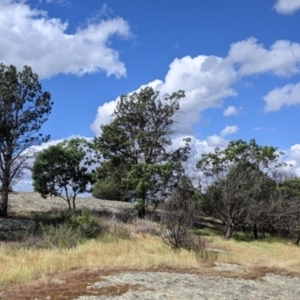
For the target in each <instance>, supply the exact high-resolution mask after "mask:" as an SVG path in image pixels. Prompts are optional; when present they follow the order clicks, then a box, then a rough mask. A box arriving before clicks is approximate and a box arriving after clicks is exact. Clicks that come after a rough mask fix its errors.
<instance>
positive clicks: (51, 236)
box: [40, 210, 103, 249]
mask: <svg viewBox="0 0 300 300" xmlns="http://www.w3.org/2000/svg"><path fill="white" fill-rule="evenodd" d="M40 229H41V232H42V239H43V241H44V243H45V244H46V246H47V247H50V248H58V249H61V248H73V247H76V246H77V245H78V244H80V243H83V242H84V241H85V240H87V239H91V238H95V237H97V236H98V235H99V234H101V233H102V232H103V226H102V225H101V223H99V221H98V220H97V219H96V217H94V216H93V215H92V214H91V213H90V212H89V211H87V210H84V211H82V212H81V213H80V214H70V213H69V214H66V215H65V218H64V220H63V221H61V222H59V223H52V224H47V225H45V224H43V223H40Z"/></svg>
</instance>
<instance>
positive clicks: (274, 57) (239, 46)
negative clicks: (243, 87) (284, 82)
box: [227, 38, 300, 76]
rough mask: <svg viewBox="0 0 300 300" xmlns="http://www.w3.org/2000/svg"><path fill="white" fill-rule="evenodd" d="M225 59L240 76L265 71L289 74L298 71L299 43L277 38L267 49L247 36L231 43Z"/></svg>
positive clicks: (279, 74)
mask: <svg viewBox="0 0 300 300" xmlns="http://www.w3.org/2000/svg"><path fill="white" fill-rule="evenodd" d="M227 61H228V63H230V64H233V65H235V66H236V67H237V70H238V73H239V75H240V76H245V75H252V74H259V73H267V72H269V73H273V74H275V75H277V76H290V75H293V74H296V73H299V72H300V44H298V43H292V42H290V41H287V40H278V41H276V42H275V43H274V44H273V45H272V46H271V47H270V50H268V49H266V48H264V47H263V45H262V44H257V40H256V39H255V38H249V39H247V40H244V41H240V42H237V43H234V44H232V45H231V47H230V51H229V54H228V57H227Z"/></svg>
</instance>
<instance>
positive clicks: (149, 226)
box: [132, 219, 160, 235]
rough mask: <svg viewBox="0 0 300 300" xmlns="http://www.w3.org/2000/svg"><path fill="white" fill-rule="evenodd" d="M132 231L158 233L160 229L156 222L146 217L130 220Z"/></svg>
mask: <svg viewBox="0 0 300 300" xmlns="http://www.w3.org/2000/svg"><path fill="white" fill-rule="evenodd" d="M132 231H133V232H134V233H140V234H150V235H159V234H160V231H159V228H158V226H157V224H156V223H154V222H152V221H151V220H147V219H135V220H134V221H133V222H132Z"/></svg>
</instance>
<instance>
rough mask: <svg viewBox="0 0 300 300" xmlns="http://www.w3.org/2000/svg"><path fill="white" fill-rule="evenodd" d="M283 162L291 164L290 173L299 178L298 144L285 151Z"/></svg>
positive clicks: (299, 145) (299, 152)
mask: <svg viewBox="0 0 300 300" xmlns="http://www.w3.org/2000/svg"><path fill="white" fill-rule="evenodd" d="M285 158H286V159H285V161H286V162H287V163H289V164H292V167H291V168H290V171H292V172H294V173H295V174H296V175H297V176H299V177H300V144H295V145H293V146H291V147H290V149H288V150H287V151H285Z"/></svg>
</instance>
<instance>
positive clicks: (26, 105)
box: [0, 64, 53, 216]
mask: <svg viewBox="0 0 300 300" xmlns="http://www.w3.org/2000/svg"><path fill="white" fill-rule="evenodd" d="M50 99H51V96H50V93H49V92H43V91H42V86H41V84H40V83H39V81H38V75H37V74H35V73H33V72H32V70H31V68H30V67H28V66H24V68H23V70H22V71H21V72H18V71H17V69H16V67H14V66H12V65H10V66H5V65H4V64H0V181H1V185H2V189H1V198H0V216H7V207H8V193H9V190H10V187H11V185H12V184H13V182H14V181H15V180H18V179H20V177H21V176H22V173H23V171H24V168H25V167H26V162H27V161H28V159H29V158H30V157H32V155H31V153H30V151H29V150H28V149H29V148H30V147H31V146H33V145H39V144H41V143H44V142H47V141H48V140H49V138H50V136H49V135H43V134H42V133H40V129H41V127H42V125H43V123H44V122H46V120H47V119H48V116H49V114H50V113H51V108H52V104H53V103H52V102H51V101H50Z"/></svg>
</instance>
